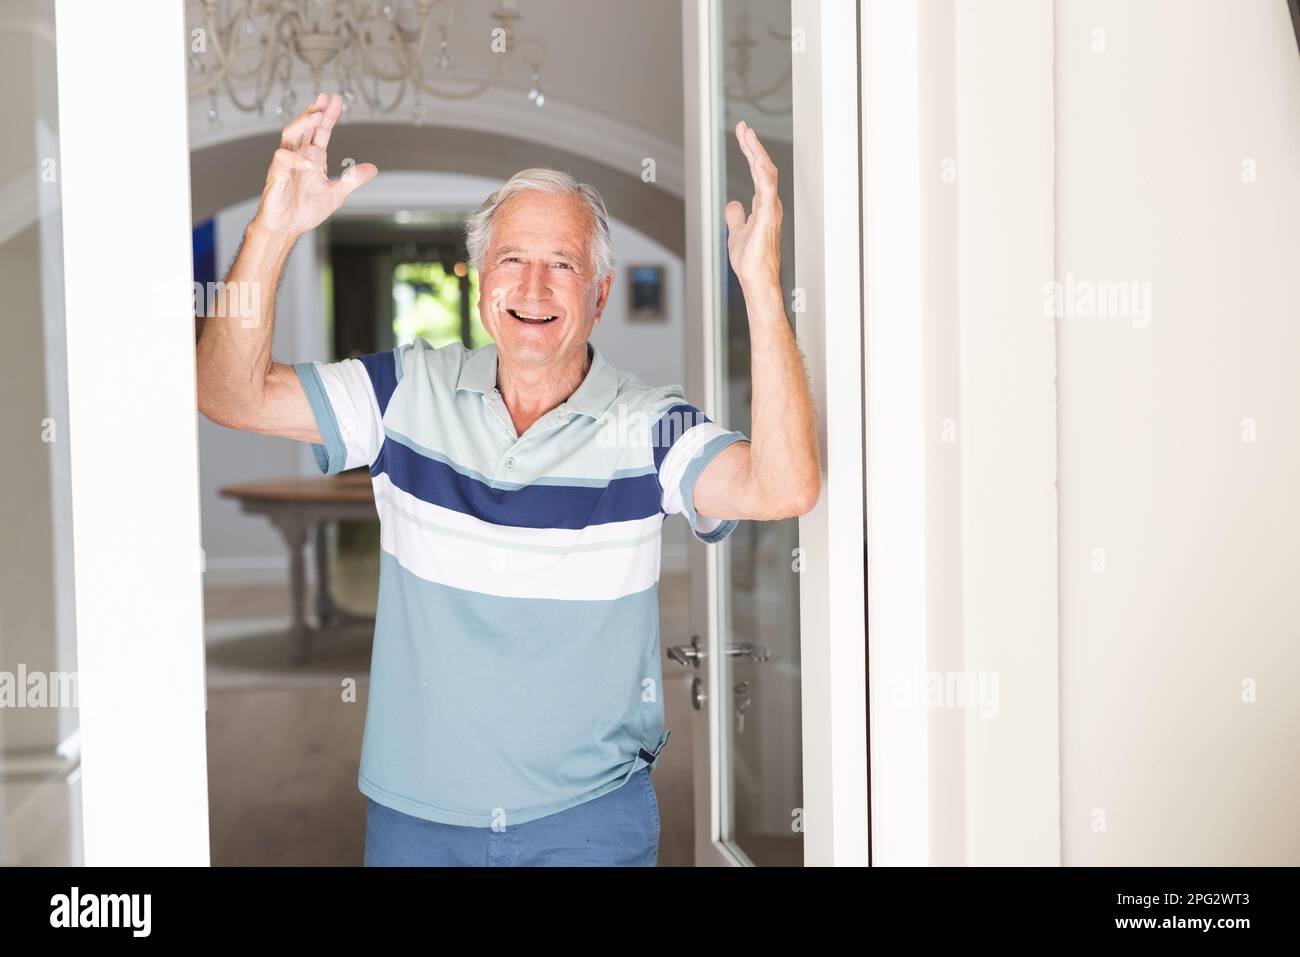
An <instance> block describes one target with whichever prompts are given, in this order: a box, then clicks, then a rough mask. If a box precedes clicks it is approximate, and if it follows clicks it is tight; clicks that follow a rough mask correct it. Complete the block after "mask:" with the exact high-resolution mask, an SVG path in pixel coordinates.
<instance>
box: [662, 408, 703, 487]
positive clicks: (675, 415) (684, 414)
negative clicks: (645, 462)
mask: <svg viewBox="0 0 1300 957" xmlns="http://www.w3.org/2000/svg"><path fill="white" fill-rule="evenodd" d="M712 421H713V420H712V419H710V418H709V417H708V416H707V415H705V414H704V413H703V412H701V411H700V410H699V409H697V408H695V406H693V405H686V404H685V403H683V404H681V405H675V406H673V407H672V408H671V409H669V410H668V411H667V412H665V413H664V414H663V415H661V416H660V417H659V419H658V421H657V422H655V424H654V425H653V426H652V427H651V429H650V439H651V443H652V444H653V445H654V453H655V471H656V472H658V471H659V467H660V466H661V465H663V462H664V456H666V455H667V454H668V452H669V450H670V449H671V448H672V447H673V443H675V442H676V441H677V440H678V439H680V438H681V437H682V436H683V435H684V434H685V433H686V432H687V431H688V430H690V429H693V428H695V427H696V426H697V425H700V424H702V423H704V422H712Z"/></svg>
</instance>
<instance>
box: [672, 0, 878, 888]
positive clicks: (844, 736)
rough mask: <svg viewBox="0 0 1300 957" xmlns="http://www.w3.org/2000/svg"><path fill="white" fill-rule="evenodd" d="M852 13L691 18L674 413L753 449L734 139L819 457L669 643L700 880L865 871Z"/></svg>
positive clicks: (765, 3)
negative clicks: (795, 507)
mask: <svg viewBox="0 0 1300 957" xmlns="http://www.w3.org/2000/svg"><path fill="white" fill-rule="evenodd" d="M859 10H860V6H859V4H858V3H856V2H852V0H849V2H845V3H842V4H841V3H837V4H823V3H821V2H819V0H684V2H683V54H684V55H683V64H684V67H685V76H684V80H685V91H686V96H685V116H686V129H685V137H684V147H685V160H686V163H685V167H686V173H687V175H686V225H687V257H686V286H687V302H688V319H689V321H688V332H687V334H688V340H687V350H688V351H687V389H688V394H689V395H692V396H697V397H699V401H702V402H703V404H704V405H703V407H704V409H705V411H706V412H707V413H708V414H709V415H710V416H712V417H713V418H714V419H715V420H716V421H719V422H720V424H722V425H723V426H724V427H725V428H729V429H738V430H741V431H745V432H747V433H748V432H749V431H750V430H751V420H750V404H751V399H752V394H751V386H752V377H751V373H750V351H749V342H750V338H749V328H748V317H747V315H746V311H745V305H744V298H743V296H742V294H741V290H740V287H739V284H738V282H737V280H736V278H735V276H734V275H732V272H731V269H730V263H729V260H728V256H727V247H726V240H727V233H726V226H725V223H724V221H723V217H722V211H723V209H724V207H725V206H726V204H727V203H728V202H729V201H731V200H738V201H739V202H741V203H742V204H744V205H745V206H746V207H748V206H749V205H750V202H751V199H752V197H753V189H754V187H753V182H752V179H751V177H750V174H749V170H748V164H747V163H746V161H745V160H744V157H743V155H742V154H741V152H740V149H739V146H738V145H737V143H736V140H735V132H734V131H735V126H736V124H737V122H739V121H740V120H744V121H746V122H747V123H748V124H749V125H750V126H751V127H753V128H754V130H755V131H756V132H757V133H758V135H759V138H760V139H761V140H762V142H763V144H764V146H765V147H766V149H767V151H768V153H769V154H770V155H771V156H772V159H773V161H774V162H775V164H776V166H777V168H778V170H779V173H780V177H779V190H780V194H781V204H782V207H783V210H784V216H783V235H782V263H781V266H782V268H781V282H782V286H783V288H784V291H785V294H786V313H787V318H788V319H789V321H791V322H792V323H793V324H794V327H795V330H796V335H797V338H798V341H799V346H800V350H801V352H802V354H803V356H804V358H805V364H806V367H807V370H808V378H809V385H810V387H811V390H812V396H813V402H814V407H815V408H816V410H817V415H818V430H819V444H820V447H821V455H822V495H821V499H820V500H819V502H818V504H817V505H816V507H815V508H814V509H813V510H812V511H811V512H809V513H808V514H806V515H804V516H802V517H800V518H799V519H789V520H786V521H779V522H757V521H744V522H741V523H740V525H739V527H738V528H737V529H736V531H735V532H734V533H733V534H732V535H731V536H730V537H729V538H728V539H727V540H725V541H724V542H723V543H721V544H720V545H717V546H711V547H710V546H704V545H702V544H699V543H697V542H692V543H691V551H690V589H691V591H690V625H691V627H690V631H689V633H687V634H685V635H682V636H680V639H678V638H677V637H676V636H672V637H666V641H665V643H669V644H670V647H669V657H670V658H671V659H673V661H675V662H677V663H678V664H677V665H676V667H681V668H683V669H686V671H685V675H684V678H685V680H686V681H687V682H688V683H689V684H688V687H689V688H690V691H691V694H690V697H691V704H692V707H693V708H694V710H693V712H692V716H693V721H692V745H693V751H694V767H695V781H694V786H695V832H696V833H695V863H696V864H697V865H724V866H745V865H758V866H782V865H786V866H788V865H800V864H805V863H806V864H863V863H866V861H867V859H868V847H867V819H868V802H867V735H866V724H867V722H866V710H867V705H866V626H865V620H864V619H865V616H864V593H865V574H864V567H863V555H864V542H863V522H862V514H863V513H862V502H863V458H862V448H863V430H862V401H861V399H862V396H863V389H864V376H863V371H862V369H863V367H862V356H863V353H862V341H863V340H862V329H863V313H862V300H861V289H862V285H861V267H860V263H861V256H862V251H863V236H862V228H861V224H862V214H861V210H860V208H859V203H858V196H859V180H860V175H861V171H860V168H859V162H858V158H859V155H860V154H859V146H860V130H861V117H860V113H859V102H860V100H859V84H860V72H859V53H858V42H859V30H860V22H859ZM796 197H797V199H796ZM796 232H797V235H796ZM832 395H833V396H835V397H836V402H835V403H834V404H831V402H830V396H832ZM679 640H680V641H681V644H680V645H678V641H679Z"/></svg>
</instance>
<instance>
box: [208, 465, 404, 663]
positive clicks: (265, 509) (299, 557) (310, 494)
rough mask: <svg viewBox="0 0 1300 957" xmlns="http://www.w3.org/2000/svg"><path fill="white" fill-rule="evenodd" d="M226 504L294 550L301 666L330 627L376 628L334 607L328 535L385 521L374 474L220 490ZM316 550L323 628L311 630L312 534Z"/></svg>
mask: <svg viewBox="0 0 1300 957" xmlns="http://www.w3.org/2000/svg"><path fill="white" fill-rule="evenodd" d="M219 492H220V494H221V495H222V496H223V497H225V498H233V499H236V500H238V502H239V505H240V508H241V510H242V511H244V512H247V513H249V514H251V515H262V516H264V517H266V518H267V519H269V520H270V522H271V524H272V525H274V526H275V527H276V528H278V529H279V530H280V534H281V535H283V536H284V540H285V543H286V544H287V545H288V546H289V587H290V600H291V602H292V606H293V607H292V612H293V626H292V629H291V631H290V639H291V642H292V646H291V651H292V655H293V660H294V662H295V663H298V664H301V663H303V662H305V661H307V660H308V658H310V656H311V646H312V639H313V637H314V636H315V635H316V634H317V633H318V632H319V631H320V630H321V629H323V628H324V627H326V626H330V625H342V624H353V623H362V622H373V621H374V619H373V618H368V617H364V616H358V615H353V614H351V613H349V612H347V611H344V610H343V609H342V608H339V607H338V606H337V605H336V604H334V599H333V596H331V594H330V575H329V552H328V548H327V544H326V530H327V528H328V526H329V525H331V524H333V523H335V522H345V521H368V522H374V521H378V520H379V516H378V514H377V513H376V512H375V498H374V490H373V488H372V487H371V484H370V474H369V473H368V472H367V471H366V470H365V469H356V470H354V471H351V472H344V473H342V474H341V475H334V476H331V477H329V478H312V479H283V480H279V481H274V482H250V483H246V484H241V485H228V486H226V487H225V488H223V489H220V490H219ZM309 533H310V534H311V535H312V536H313V544H314V545H315V550H316V581H317V588H316V617H317V619H318V622H319V624H318V626H317V627H315V628H313V627H312V626H310V625H308V624H307V608H306V605H307V582H306V573H305V567H304V564H303V546H304V545H305V544H306V543H307V537H308V534H309Z"/></svg>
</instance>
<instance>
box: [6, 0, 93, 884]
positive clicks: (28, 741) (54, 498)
mask: <svg viewBox="0 0 1300 957" xmlns="http://www.w3.org/2000/svg"><path fill="white" fill-rule="evenodd" d="M6 12H7V13H8V16H7V17H6V22H5V23H4V24H2V25H0V64H3V66H0V71H3V73H4V76H5V79H6V81H7V82H6V83H5V84H4V86H5V89H6V91H7V92H8V95H7V96H6V98H5V108H4V115H5V135H4V138H3V139H0V193H3V196H4V197H5V202H4V203H3V204H2V205H3V214H2V215H0V289H3V291H4V298H5V303H6V308H5V310H4V325H3V328H4V333H5V342H6V345H7V348H5V349H4V350H3V352H0V369H3V371H0V395H2V396H3V401H0V417H2V418H3V421H4V427H3V429H2V430H0V431H2V432H3V434H4V435H5V436H6V437H7V438H6V441H7V442H9V443H11V444H12V445H13V446H16V447H14V448H13V449H12V451H13V455H12V456H10V457H8V461H7V462H6V464H5V468H4V483H3V489H2V494H0V510H3V518H0V522H2V523H3V525H4V528H5V534H4V535H3V536H2V537H0V866H5V867H9V866H22V865H34V866H67V865H75V864H80V863H81V860H82V839H81V748H80V743H79V739H80V735H79V728H78V710H77V680H76V679H77V663H76V659H77V644H76V623H75V611H76V608H75V601H74V594H73V576H72V518H71V514H72V491H71V484H70V451H69V449H70V439H71V436H70V434H69V429H68V362H67V351H66V345H65V344H66V338H67V336H66V328H65V323H64V308H63V235H62V219H61V215H60V191H59V170H60V162H59V160H60V157H59V105H58V77H57V68H56V67H57V63H56V53H55V43H54V36H55V34H54V0H27V2H19V3H15V4H13V6H12V7H10V8H8V9H7V11H6Z"/></svg>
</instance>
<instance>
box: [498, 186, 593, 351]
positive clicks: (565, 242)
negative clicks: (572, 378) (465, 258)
mask: <svg viewBox="0 0 1300 957" xmlns="http://www.w3.org/2000/svg"><path fill="white" fill-rule="evenodd" d="M592 227H593V223H592V218H591V213H590V212H589V210H588V209H587V206H586V204H585V203H584V202H583V201H582V198H581V197H579V196H577V195H574V194H571V193H545V192H539V191H535V190H530V191H527V192H522V193H516V194H515V195H513V196H511V197H510V198H509V199H507V200H506V201H505V202H503V203H502V204H501V206H500V207H499V208H498V209H497V211H496V214H495V215H494V217H493V219H492V230H491V234H490V241H489V243H488V248H487V252H486V253H485V255H484V257H483V267H482V271H481V273H480V275H479V288H480V290H481V294H480V296H479V304H478V310H479V317H480V318H481V319H482V320H483V327H484V328H485V329H486V330H487V331H488V334H489V335H491V336H492V338H493V339H494V340H495V341H496V345H497V355H498V360H499V361H500V362H502V363H507V364H515V365H518V366H556V367H560V366H563V365H565V364H566V363H570V362H576V363H582V362H585V361H586V354H587V337H588V336H589V335H590V334H591V328H592V326H594V325H595V324H596V323H597V322H599V321H600V316H601V313H602V312H604V309H605V300H606V298H607V297H608V295H609V287H610V283H611V282H612V281H613V275H612V274H610V275H607V276H605V277H604V278H602V279H600V280H597V279H596V276H595V270H594V268H593V266H592V262H591V235H592Z"/></svg>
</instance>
